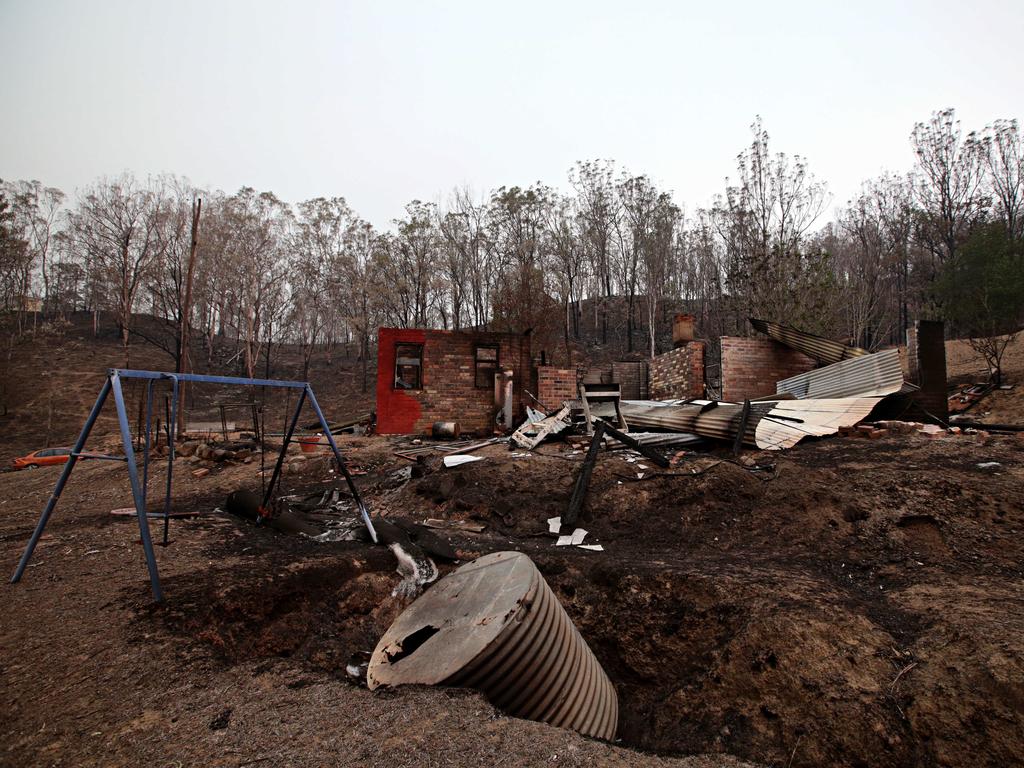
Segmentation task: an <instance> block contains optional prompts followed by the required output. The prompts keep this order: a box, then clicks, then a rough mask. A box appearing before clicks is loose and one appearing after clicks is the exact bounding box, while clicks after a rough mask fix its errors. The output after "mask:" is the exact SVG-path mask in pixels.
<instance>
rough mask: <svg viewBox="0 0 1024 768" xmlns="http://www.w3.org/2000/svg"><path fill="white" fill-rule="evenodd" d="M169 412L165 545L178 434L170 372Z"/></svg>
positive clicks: (175, 388)
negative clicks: (175, 445)
mask: <svg viewBox="0 0 1024 768" xmlns="http://www.w3.org/2000/svg"><path fill="white" fill-rule="evenodd" d="M169 378H170V380H171V413H170V419H169V420H168V423H167V448H168V452H167V494H166V495H165V496H164V540H163V545H164V546H165V547H166V546H167V533H168V528H169V527H170V522H171V479H172V478H173V477H174V443H175V440H176V439H177V435H178V377H177V376H175V375H173V374H171V375H170V376H169Z"/></svg>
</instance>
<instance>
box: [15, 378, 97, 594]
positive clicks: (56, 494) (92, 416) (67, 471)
mask: <svg viewBox="0 0 1024 768" xmlns="http://www.w3.org/2000/svg"><path fill="white" fill-rule="evenodd" d="M109 394H110V377H109V376H108V377H107V379H106V381H104V382H103V388H102V389H100V394H99V397H97V398H96V402H95V404H94V405H93V406H92V410H91V411H90V412H89V418H88V419H86V420H85V426H84V427H82V431H81V433H79V435H78V440H77V441H76V442H75V447H74V448H73V449H72V450H71V456H70V457H69V458H68V460H67V463H65V464H64V471H63V472H61V473H60V479H59V480H57V485H56V487H55V488H54V489H53V495H51V496H50V500H49V501H48V502H47V503H46V509H44V510H43V514H42V515H40V517H39V522H38V523H36V529H35V530H34V531H33V532H32V538H30V539H29V540H28V546H27V547H25V553H24V554H23V555H22V556H21V561H20V562H19V563H18V567H17V568H16V569H15V571H14V575H13V576H12V577H11V584H16V583H17V582H18V581H20V580H21V576H22V574H23V573H25V567H26V566H27V565H28V561H29V560H30V559H31V558H32V552H33V551H34V550H35V548H36V544H38V543H39V537H40V536H42V535H43V529H45V528H46V523H47V521H48V520H49V519H50V515H51V514H53V510H54V507H56V506H57V500H58V499H60V494H61V492H62V491H63V490H64V486H65V484H67V482H68V478H69V477H71V470H73V469H74V468H75V463H76V462H77V461H78V456H79V455H80V454H81V452H82V448H84V447H85V441H86V439H87V438H88V437H89V433H90V432H91V431H92V427H93V424H95V423H96V418H97V417H98V416H99V415H100V411H101V410H102V409H103V403H104V402H106V399H107V395H109Z"/></svg>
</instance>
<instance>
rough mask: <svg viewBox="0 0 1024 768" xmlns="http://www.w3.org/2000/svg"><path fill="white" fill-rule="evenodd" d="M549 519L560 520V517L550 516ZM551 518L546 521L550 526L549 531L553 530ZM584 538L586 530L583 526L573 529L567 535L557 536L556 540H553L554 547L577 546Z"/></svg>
mask: <svg viewBox="0 0 1024 768" xmlns="http://www.w3.org/2000/svg"><path fill="white" fill-rule="evenodd" d="M551 520H559V521H560V520H561V518H560V517H559V518H554V517H553V518H551ZM551 520H549V521H548V525H550V526H552V528H551V531H552V533H553V532H554V526H553V524H552V523H551ZM585 538H587V532H586V531H585V530H584V529H583V528H577V529H576V530H575V531H573V532H572V533H571V534H569V535H568V536H559V537H558V541H556V542H555V546H556V547H568V546H577V545H579V544H582V543H583V540H584V539H585Z"/></svg>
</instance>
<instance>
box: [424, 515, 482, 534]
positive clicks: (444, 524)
mask: <svg viewBox="0 0 1024 768" xmlns="http://www.w3.org/2000/svg"><path fill="white" fill-rule="evenodd" d="M423 524H424V525H425V526H427V528H436V529H439V530H443V531H465V532H466V533H481V532H482V531H483V530H485V529H486V528H487V526H486V525H484V524H483V523H471V522H469V521H468V520H436V519H434V518H427V519H426V520H424V521H423Z"/></svg>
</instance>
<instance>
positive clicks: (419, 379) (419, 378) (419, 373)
mask: <svg viewBox="0 0 1024 768" xmlns="http://www.w3.org/2000/svg"><path fill="white" fill-rule="evenodd" d="M423 346H424V345H423V344H422V343H421V342H416V341H396V342H395V364H394V368H393V370H392V376H391V389H392V390H394V391H396V392H416V391H420V390H422V389H423ZM401 348H405V349H407V350H408V349H415V350H416V352H417V354H416V358H417V359H418V360H419V363H418V364H417V366H416V386H415V387H400V386H398V381H399V375H398V371H399V367H400V366H402V363H400V362H399V361H400V360H409V359H411V356H410V355H408V354H405V355H399V350H400V349H401ZM406 366H408V367H411V366H410V365H409V364H406Z"/></svg>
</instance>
